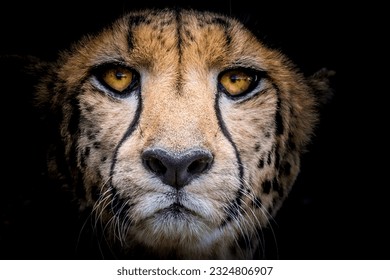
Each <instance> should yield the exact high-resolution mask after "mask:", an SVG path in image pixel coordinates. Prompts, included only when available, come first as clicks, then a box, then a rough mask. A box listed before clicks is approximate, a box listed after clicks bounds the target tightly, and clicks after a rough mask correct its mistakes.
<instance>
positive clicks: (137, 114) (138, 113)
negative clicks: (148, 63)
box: [108, 94, 142, 210]
mask: <svg viewBox="0 0 390 280" xmlns="http://www.w3.org/2000/svg"><path fill="white" fill-rule="evenodd" d="M137 100H138V104H137V109H136V111H135V115H134V118H133V120H132V121H131V123H130V125H129V127H128V128H127V130H126V132H125V134H124V135H123V137H122V139H121V140H120V141H119V143H118V145H117V146H116V147H115V150H114V156H113V158H112V163H111V167H110V178H109V181H108V186H109V188H110V189H111V191H112V195H113V197H116V199H115V200H112V201H113V202H117V203H120V202H122V200H121V199H119V197H118V195H117V193H116V190H115V188H114V186H113V184H112V177H113V175H114V170H115V165H116V162H117V158H118V151H119V149H120V148H121V146H122V145H123V143H124V142H125V141H126V139H127V138H129V137H130V136H131V134H133V132H134V130H135V128H136V127H137V125H138V123H139V119H140V116H141V112H142V97H141V95H140V94H139V95H138V99H137ZM113 206H115V207H113V210H115V209H119V208H120V207H119V208H118V206H117V205H113Z"/></svg>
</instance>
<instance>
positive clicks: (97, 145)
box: [93, 142, 101, 149]
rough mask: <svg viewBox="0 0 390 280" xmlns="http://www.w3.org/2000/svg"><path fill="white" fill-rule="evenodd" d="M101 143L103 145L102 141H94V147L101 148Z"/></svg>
mask: <svg viewBox="0 0 390 280" xmlns="http://www.w3.org/2000/svg"><path fill="white" fill-rule="evenodd" d="M100 145H101V143H100V142H94V143H93V147H94V148H95V149H100Z"/></svg>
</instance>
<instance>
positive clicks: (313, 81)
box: [308, 68, 336, 107]
mask: <svg viewBox="0 0 390 280" xmlns="http://www.w3.org/2000/svg"><path fill="white" fill-rule="evenodd" d="M335 74H336V72H335V71H334V70H328V69H327V68H322V69H320V70H319V71H317V72H315V73H314V74H313V75H311V76H310V77H309V78H308V83H309V85H310V86H311V88H312V89H313V91H314V94H315V95H316V98H317V102H318V105H319V106H320V107H321V106H323V105H325V104H327V103H328V102H329V101H330V100H331V99H332V97H333V94H334V91H333V89H332V87H331V85H330V83H331V81H330V78H331V77H333V76H334V75H335Z"/></svg>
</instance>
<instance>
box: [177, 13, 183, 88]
mask: <svg viewBox="0 0 390 280" xmlns="http://www.w3.org/2000/svg"><path fill="white" fill-rule="evenodd" d="M175 13H176V24H177V27H176V28H177V29H176V30H177V32H176V37H177V50H178V62H179V68H180V69H179V71H178V76H177V82H176V89H177V92H178V94H180V93H181V92H182V87H183V86H182V84H183V78H182V74H181V73H182V72H181V68H182V66H181V62H182V56H183V50H182V47H183V38H182V35H181V32H182V29H183V22H182V17H181V13H180V10H175Z"/></svg>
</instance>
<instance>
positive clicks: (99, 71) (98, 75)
mask: <svg viewBox="0 0 390 280" xmlns="http://www.w3.org/2000/svg"><path fill="white" fill-rule="evenodd" d="M116 69H125V70H126V71H129V72H131V75H132V77H131V78H132V80H131V82H130V83H129V85H128V86H127V87H126V88H125V89H123V90H122V91H119V90H116V89H115V88H114V87H112V86H111V85H110V84H109V83H107V81H106V79H105V78H104V77H105V75H107V74H108V72H109V71H112V70H114V71H115V70H116ZM91 75H92V76H93V77H95V80H96V82H97V83H99V84H100V85H101V87H102V88H104V91H107V92H109V93H110V94H111V95H113V96H114V97H118V98H125V97H127V96H129V94H130V93H132V92H133V91H134V90H137V89H138V87H139V84H140V81H139V80H140V75H139V73H138V72H137V71H136V70H134V69H133V68H131V67H129V66H127V65H124V64H123V63H117V62H114V63H104V64H101V65H97V66H95V67H94V68H93V69H92V70H91ZM118 81H119V80H118ZM99 87H100V86H99Z"/></svg>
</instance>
